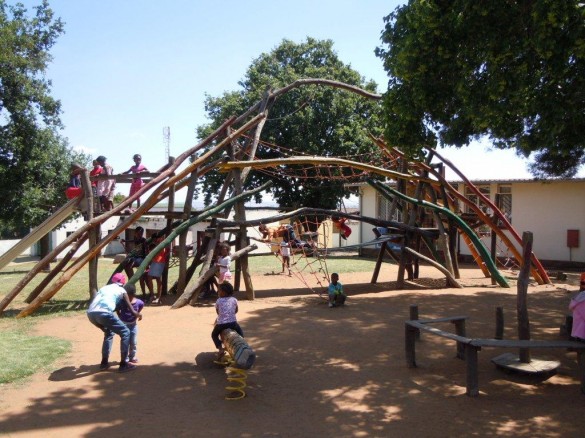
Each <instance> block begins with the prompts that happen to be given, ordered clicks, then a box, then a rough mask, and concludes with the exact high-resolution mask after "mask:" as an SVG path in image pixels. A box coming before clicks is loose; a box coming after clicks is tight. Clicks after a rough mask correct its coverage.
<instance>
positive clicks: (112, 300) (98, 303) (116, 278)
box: [87, 273, 142, 373]
mask: <svg viewBox="0 0 585 438" xmlns="http://www.w3.org/2000/svg"><path fill="white" fill-rule="evenodd" d="M125 283H126V277H124V274H122V273H117V274H114V275H113V276H112V279H111V284H108V285H107V286H104V287H102V288H101V289H100V290H98V291H97V293H96V295H95V297H94V298H93V300H92V301H91V303H90V305H89V308H88V309H87V318H88V319H89V321H90V322H91V323H92V324H93V325H95V326H96V327H97V328H99V329H100V330H101V331H102V332H103V333H104V340H103V343H102V362H101V363H100V370H107V369H108V368H109V366H110V364H109V357H110V352H111V350H112V342H113V340H114V334H117V335H118V336H120V367H119V368H118V371H119V372H121V373H125V372H127V371H132V370H134V369H135V368H136V366H135V365H134V364H131V363H128V362H126V358H127V357H128V348H129V344H130V330H129V329H128V327H127V326H126V324H124V323H123V322H122V321H121V320H120V318H118V315H117V314H116V312H115V311H116V309H117V308H118V306H120V305H121V304H122V301H124V302H126V304H128V305H129V306H132V305H131V304H130V299H129V297H128V293H132V292H135V291H136V288H135V287H134V285H133V284H125ZM122 285H123V286H122ZM128 310H129V311H130V313H133V314H134V316H135V317H136V318H137V319H138V320H141V319H142V315H141V314H140V313H138V312H136V311H135V310H134V308H132V309H130V307H128Z"/></svg>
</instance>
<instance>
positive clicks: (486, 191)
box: [465, 184, 490, 213]
mask: <svg viewBox="0 0 585 438" xmlns="http://www.w3.org/2000/svg"><path fill="white" fill-rule="evenodd" d="M476 188H477V189H478V190H479V192H480V193H481V194H482V195H484V196H485V197H486V198H488V199H489V198H490V186H489V185H487V184H486V185H478V186H476ZM465 197H466V198H467V199H469V200H470V201H471V202H473V203H474V204H475V205H477V206H479V207H482V209H483V210H485V209H486V205H485V204H484V203H483V202H482V201H481V200H480V199H479V196H477V195H476V194H475V193H474V192H473V191H472V190H471V188H469V187H468V186H465ZM465 213H473V210H472V209H471V208H469V206H468V205H466V206H465Z"/></svg>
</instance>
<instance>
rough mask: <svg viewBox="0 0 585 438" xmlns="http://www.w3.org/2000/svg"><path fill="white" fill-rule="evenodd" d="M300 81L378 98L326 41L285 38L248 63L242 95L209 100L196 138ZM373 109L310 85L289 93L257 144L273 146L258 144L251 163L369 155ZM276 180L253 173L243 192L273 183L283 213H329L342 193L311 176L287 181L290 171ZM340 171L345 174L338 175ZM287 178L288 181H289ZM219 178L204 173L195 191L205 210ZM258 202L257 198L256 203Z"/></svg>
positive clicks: (338, 185)
mask: <svg viewBox="0 0 585 438" xmlns="http://www.w3.org/2000/svg"><path fill="white" fill-rule="evenodd" d="M300 78H322V79H330V80H336V81H340V82H344V83H347V84H351V85H355V86H358V87H361V88H363V89H366V90H368V91H370V92H374V93H375V92H376V84H375V83H374V82H372V81H370V82H366V81H365V79H364V78H363V77H361V76H360V74H359V73H358V72H356V71H355V70H353V69H352V68H351V67H350V66H349V65H345V64H344V63H343V62H342V61H341V60H339V58H338V57H337V54H336V53H335V52H334V51H333V42H332V41H329V40H327V41H318V40H315V39H312V38H307V40H306V42H304V43H301V44H296V43H293V42H291V41H287V40H283V41H282V43H281V44H280V45H279V46H278V47H276V48H275V49H273V50H272V51H271V52H270V53H264V54H262V55H260V56H259V57H258V58H257V59H256V60H254V61H253V62H252V64H251V65H250V67H249V68H248V71H247V72H246V75H245V78H244V80H243V81H241V82H240V83H239V85H240V86H241V90H239V91H232V92H226V93H224V94H223V95H222V96H220V97H211V96H207V97H206V100H205V110H206V112H207V115H208V117H209V119H211V123H210V124H208V125H204V126H200V127H199V128H198V136H199V137H200V138H205V137H206V136H207V135H208V134H209V133H210V132H211V131H212V130H214V129H216V128H217V127H218V126H219V125H220V124H221V123H222V122H223V121H224V120H225V119H227V118H228V117H229V116H233V115H235V116H238V115H240V114H242V113H244V111H246V110H247V109H248V108H250V107H251V106H253V105H254V104H255V103H256V102H258V101H259V100H261V98H262V95H263V94H264V92H265V91H266V90H267V89H278V88H281V87H284V86H287V85H289V84H291V83H293V82H294V81H295V80H298V79H300ZM378 113H379V103H378V102H376V101H373V100H368V99H365V98H364V97H360V96H357V95H354V94H352V93H349V92H347V91H343V90H339V89H335V88H330V87H325V86H316V85H310V86H305V87H299V88H295V89H294V90H293V91H291V92H289V93H287V94H284V95H283V96H281V97H279V98H278V99H277V100H276V102H275V104H274V106H273V107H272V108H271V109H270V114H269V117H268V121H267V122H266V124H265V126H264V128H263V130H262V139H263V141H265V142H268V143H271V144H272V145H274V147H266V146H263V145H262V144H261V145H260V146H259V148H258V150H257V152H256V157H258V158H281V157H286V156H291V155H300V154H307V155H319V156H331V157H340V156H347V155H351V156H356V155H362V154H366V153H370V152H372V151H375V150H376V148H375V147H374V145H373V144H372V142H371V140H369V139H368V137H367V133H368V131H370V132H372V133H375V134H376V133H378V131H379V126H378V120H379V119H378ZM281 170H282V173H281V175H280V176H276V177H274V176H270V175H267V174H264V173H260V172H252V173H251V174H250V176H249V178H248V179H247V181H246V187H245V189H251V188H253V187H258V186H259V185H260V184H262V183H264V182H265V181H266V180H267V179H272V180H273V182H274V184H273V186H272V188H271V189H270V190H271V193H272V196H273V197H274V199H275V200H276V201H277V202H278V204H279V205H280V206H282V207H290V208H298V207H301V206H306V207H321V208H330V209H334V208H336V207H337V206H338V203H339V201H340V199H342V197H343V196H344V195H348V192H347V189H345V188H344V187H343V180H342V179H341V178H340V179H333V180H332V179H328V180H323V179H320V178H318V177H316V176H317V175H316V173H315V171H312V170H310V169H309V170H306V172H307V173H306V176H307V178H305V177H304V176H305V175H299V174H300V172H299V174H297V175H292V174H291V173H288V171H289V170H290V169H287V168H283V169H281ZM338 172H343V170H338ZM287 173H288V176H287ZM224 178H225V175H221V174H218V173H209V174H207V175H206V176H205V177H204V178H203V179H202V183H201V187H199V189H200V191H202V192H203V193H205V199H204V200H205V202H206V204H208V203H210V202H211V200H212V197H213V196H214V194H217V193H218V191H219V188H220V187H221V184H222V183H223V181H224ZM256 200H257V202H260V200H261V195H260V196H258V197H257V199H256Z"/></svg>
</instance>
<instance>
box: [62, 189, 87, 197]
mask: <svg viewBox="0 0 585 438" xmlns="http://www.w3.org/2000/svg"><path fill="white" fill-rule="evenodd" d="M82 193H83V190H82V189H81V187H67V188H66V189H65V196H67V199H74V198H77V197H78V196H79V195H81V194H82Z"/></svg>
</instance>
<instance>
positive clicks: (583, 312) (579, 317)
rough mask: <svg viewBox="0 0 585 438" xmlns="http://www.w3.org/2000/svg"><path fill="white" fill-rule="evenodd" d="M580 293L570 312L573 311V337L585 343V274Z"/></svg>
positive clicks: (573, 301)
mask: <svg viewBox="0 0 585 438" xmlns="http://www.w3.org/2000/svg"><path fill="white" fill-rule="evenodd" d="M580 284H581V285H580V288H579V293H578V294H577V296H575V297H574V298H573V299H572V300H571V303H570V304H569V310H572V311H573V328H572V329H571V337H573V338H576V339H577V340H578V341H584V342H585V274H582V275H581V283H580Z"/></svg>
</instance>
